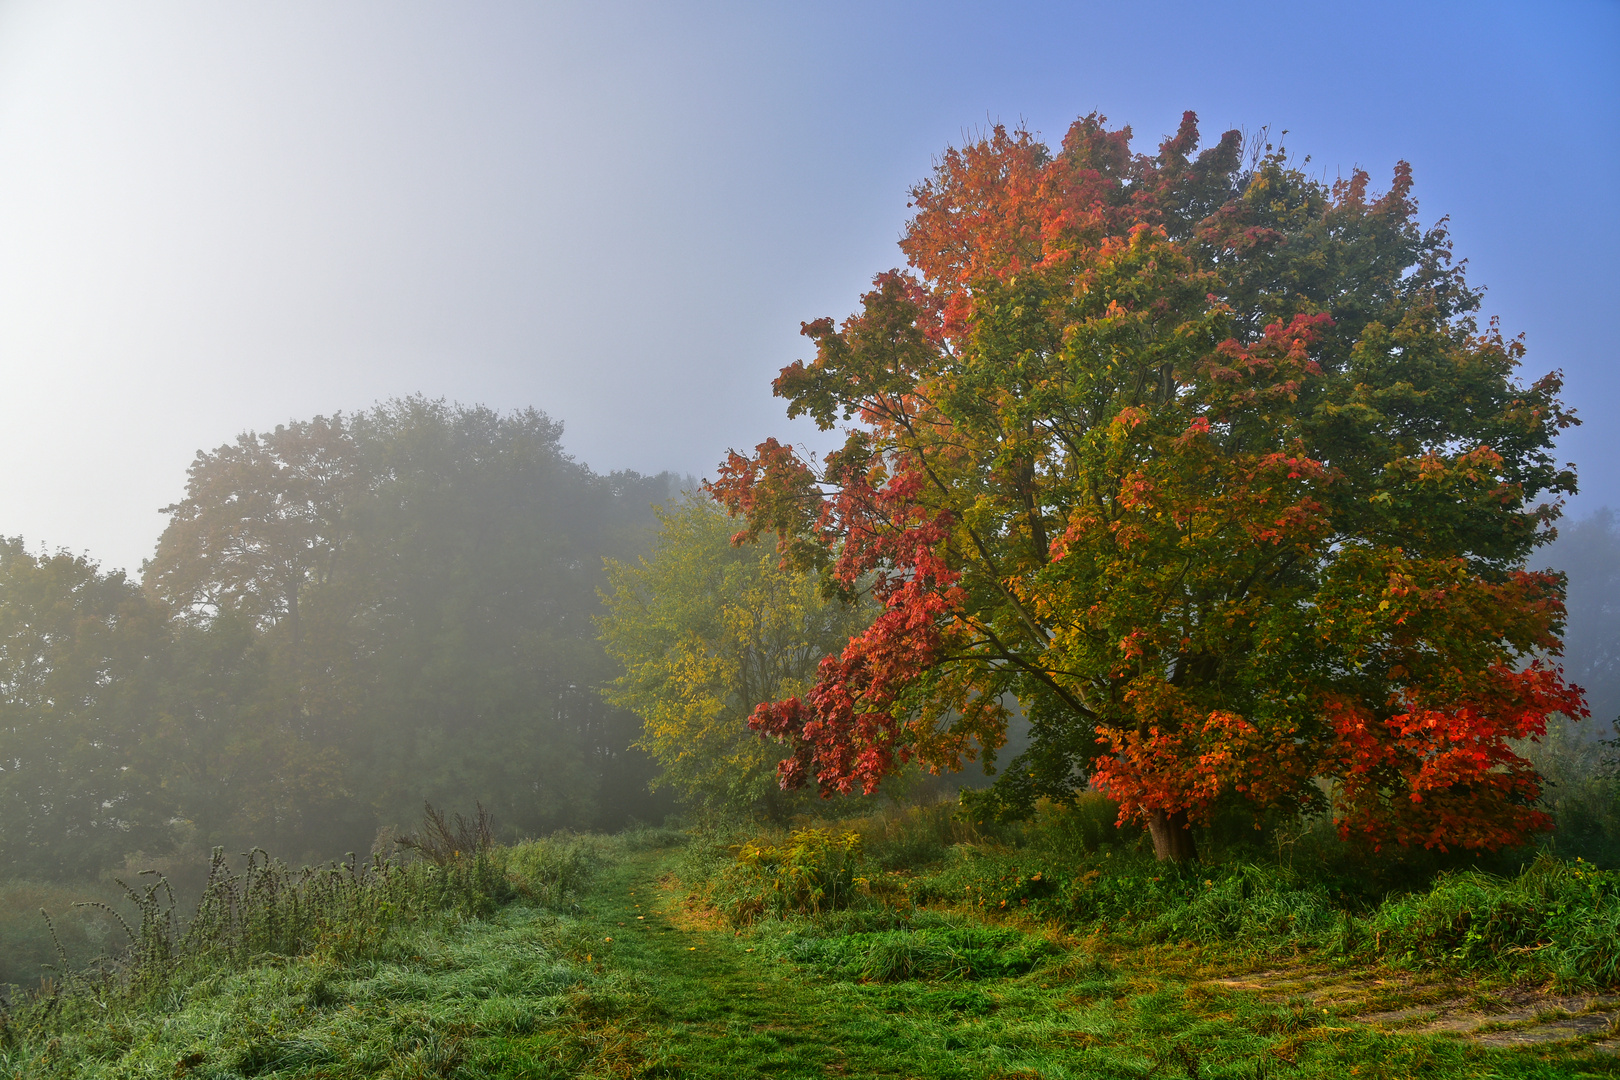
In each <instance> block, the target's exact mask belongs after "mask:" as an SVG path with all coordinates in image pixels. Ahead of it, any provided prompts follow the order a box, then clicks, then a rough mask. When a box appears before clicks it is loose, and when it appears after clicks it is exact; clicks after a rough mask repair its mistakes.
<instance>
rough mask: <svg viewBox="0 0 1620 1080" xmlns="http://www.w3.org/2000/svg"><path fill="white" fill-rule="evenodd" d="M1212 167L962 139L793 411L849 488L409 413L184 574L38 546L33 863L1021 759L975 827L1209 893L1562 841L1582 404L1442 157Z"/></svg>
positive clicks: (884, 778)
mask: <svg viewBox="0 0 1620 1080" xmlns="http://www.w3.org/2000/svg"><path fill="white" fill-rule="evenodd" d="M1199 139H1200V136H1199V133H1198V129H1197V125H1196V118H1195V117H1193V116H1192V114H1190V113H1189V114H1187V116H1186V117H1185V118H1184V121H1183V123H1182V125H1181V128H1180V130H1179V131H1178V132H1177V133H1176V134H1175V135H1174V136H1172V137H1171V138H1169V139H1166V140H1165V141H1164V142H1163V143H1162V144H1161V145H1160V146H1159V147H1158V150H1157V152H1156V153H1152V154H1147V153H1141V152H1137V151H1135V150H1133V149H1132V147H1131V133H1130V130H1129V129H1128V128H1124V129H1110V128H1109V127H1108V126H1107V124H1106V122H1105V121H1104V119H1103V118H1101V117H1098V116H1088V117H1083V118H1081V119H1080V120H1078V121H1077V122H1076V123H1075V124H1074V126H1073V127H1072V128H1071V129H1070V131H1069V132H1068V134H1067V136H1066V137H1065V139H1064V141H1063V143H1062V145H1061V147H1060V148H1059V149H1057V150H1056V151H1054V150H1052V149H1051V148H1049V147H1047V146H1045V145H1043V144H1041V143H1040V142H1038V141H1037V140H1036V139H1035V138H1034V137H1033V136H1031V135H1030V134H1029V133H1028V132H1024V131H1010V132H1009V131H1007V130H1006V129H1004V128H1001V127H997V128H995V129H993V131H992V132H990V133H988V134H987V135H986V136H985V137H984V138H982V139H979V140H977V141H976V142H973V143H970V144H969V145H967V146H964V147H962V148H959V149H952V150H950V151H948V152H947V153H946V154H945V155H944V156H943V157H942V158H941V160H940V162H939V164H938V166H937V168H936V170H935V172H934V175H933V176H932V177H931V178H929V179H928V180H926V181H924V182H923V183H921V184H919V185H918V186H917V187H916V188H915V189H914V190H913V192H912V201H913V204H914V206H915V207H916V208H917V213H916V215H915V217H914V218H913V219H912V221H911V222H910V223H909V225H908V227H907V230H906V234H905V237H904V239H903V241H902V244H901V247H902V250H903V252H904V253H905V255H906V258H907V268H906V269H904V270H894V271H889V272H885V273H882V274H879V275H878V276H877V277H876V278H875V280H874V285H873V288H872V290H871V291H870V292H868V293H867V294H866V295H865V296H863V297H862V298H861V301H860V310H859V311H857V312H856V313H855V314H853V315H851V316H849V317H848V318H846V319H845V320H843V322H841V323H839V322H835V321H834V320H833V319H831V318H820V319H816V320H813V321H811V322H807V323H805V324H804V327H803V330H804V334H805V336H806V337H807V338H808V339H809V341H810V342H811V345H812V347H813V349H814V355H813V357H812V358H811V359H809V360H808V361H800V362H797V363H794V364H792V365H790V366H788V367H786V368H784V369H783V370H782V372H781V376H780V377H779V378H778V379H777V381H776V383H775V390H776V393H777V394H778V395H779V396H781V397H783V398H784V399H786V401H787V403H788V412H789V415H790V416H796V415H801V414H803V415H808V416H810V417H812V418H813V419H815V420H816V421H817V423H818V424H819V425H820V426H821V427H822V428H823V429H830V428H832V427H835V426H840V425H841V426H842V427H843V429H844V431H845V433H846V436H847V439H846V442H845V444H844V445H843V447H842V448H840V449H839V450H838V451H836V452H834V453H831V454H828V455H826V456H825V457H823V458H821V459H820V460H816V459H814V458H810V457H806V456H801V454H800V453H798V452H797V451H795V450H794V449H793V448H791V447H789V446H786V445H783V444H781V443H779V442H777V441H775V440H771V439H768V440H766V441H765V442H763V443H761V444H759V445H758V447H756V449H755V450H754V452H753V453H752V454H740V453H732V454H730V455H729V456H728V458H727V459H726V461H724V462H723V463H722V464H721V467H720V469H719V471H718V474H717V479H716V480H715V482H714V483H713V484H711V485H708V487H707V489H706V491H705V492H693V491H687V492H685V493H681V492H678V491H677V490H676V485H675V482H674V479H673V478H672V477H671V476H670V475H669V474H667V473H664V474H659V475H656V476H642V475H639V474H636V473H629V472H624V473H612V474H609V475H599V474H596V473H594V472H592V471H591V470H590V469H589V468H587V467H585V466H584V465H581V464H579V463H577V462H575V461H573V460H572V459H571V458H570V457H569V456H568V455H567V454H566V453H565V452H564V451H563V449H562V446H561V442H560V439H561V427H560V425H559V424H557V423H556V422H554V421H552V420H551V419H549V418H548V417H546V416H545V415H544V414H543V413H540V412H538V411H536V410H532V409H530V410H525V411H521V412H515V413H509V414H501V413H497V412H494V411H492V410H489V409H485V408H477V407H474V408H465V407H461V406H452V405H446V404H444V403H442V402H434V401H429V400H425V399H422V398H410V399H405V400H400V401H394V402H391V403H388V404H386V405H382V406H379V407H377V408H375V409H372V410H370V411H368V412H364V413H360V414H357V415H354V416H341V415H339V416H333V417H331V418H324V417H317V418H315V419H314V420H310V421H303V422H295V423H291V424H288V425H285V426H282V427H278V428H277V429H276V430H275V431H273V432H269V433H249V434H246V435H243V436H242V437H240V438H239V439H238V440H237V441H236V442H234V443H232V444H228V445H226V446H222V447H219V448H218V449H216V450H214V451H212V452H207V453H199V454H198V456H197V458H196V460H195V462H194V463H193V464H192V466H191V468H190V471H189V474H188V482H187V487H186V495H185V498H184V499H182V500H181V501H180V502H178V503H176V504H175V505H173V506H171V507H168V508H167V510H166V512H167V513H168V515H169V519H170V520H169V525H168V527H167V528H166V529H165V531H164V533H163V535H162V537H161V538H160V540H159V542H158V545H157V549H156V551H155V553H154V555H153V557H152V558H151V560H150V561H148V562H147V563H146V565H145V566H144V567H143V571H142V576H141V580H140V582H139V583H136V582H134V581H131V580H129V579H128V578H126V576H125V575H123V574H121V573H103V572H101V571H100V570H99V568H98V567H97V566H96V565H95V564H94V563H93V562H91V561H90V560H88V559H86V558H83V557H78V556H73V555H69V554H61V553H59V554H31V553H29V552H28V551H27V550H26V548H25V546H24V545H23V544H22V542H21V541H19V540H9V541H5V542H3V543H0V814H3V815H4V816H3V828H0V874H6V875H9V876H19V875H35V876H70V875H74V874H84V873H88V872H90V871H92V870H95V869H97V868H100V867H104V866H107V865H110V864H113V863H116V862H118V861H119V860H120V859H121V858H122V857H123V856H125V855H127V854H128V853H129V852H131V851H146V852H154V851H162V850H173V849H175V848H177V847H183V846H185V845H188V844H189V845H192V846H195V847H198V848H205V847H207V846H211V845H214V844H224V845H226V846H228V847H231V848H235V849H240V848H241V847H242V846H245V845H247V844H250V843H251V844H261V845H264V846H266V847H270V848H273V849H275V850H276V851H278V852H279V853H281V854H283V855H286V856H288V857H292V858H298V857H301V856H302V857H318V856H322V855H330V854H334V853H338V852H341V851H343V850H346V849H361V848H364V846H365V845H366V844H367V843H369V842H370V840H371V839H372V837H373V835H374V834H375V832H376V831H377V829H378V828H379V827H381V826H385V825H389V824H393V823H399V822H403V821H407V820H410V819H412V818H414V816H415V814H416V812H417V810H418V808H419V807H420V804H421V802H422V800H424V799H426V800H430V801H432V802H435V803H439V804H442V805H444V804H447V805H454V806H462V807H470V805H471V804H472V803H473V802H475V801H477V802H482V803H483V804H484V805H485V806H486V807H487V808H488V809H489V810H491V811H492V812H493V813H494V814H495V815H496V817H497V819H498V820H500V821H501V822H503V823H504V825H505V827H506V828H507V829H508V830H509V831H511V832H514V833H534V832H542V831H545V830H548V829H553V828H557V827H608V826H612V825H614V824H617V823H619V822H622V821H624V820H626V819H627V818H628V817H631V816H644V817H645V816H653V815H656V814H658V813H661V812H662V811H663V810H664V809H667V808H668V807H669V806H671V805H673V802H672V801H670V800H671V797H673V799H674V800H678V801H679V802H680V803H681V804H683V805H685V806H688V807H698V808H703V809H706V810H715V811H721V812H726V813H739V812H740V813H763V814H767V815H771V816H776V817H781V816H783V815H785V814H787V813H790V812H792V811H793V810H795V809H797V808H800V807H802V805H803V803H802V797H801V796H800V795H796V794H794V793H795V792H798V791H803V792H805V793H810V792H814V793H817V794H820V795H823V796H828V795H834V794H842V793H850V792H855V791H864V792H868V793H870V792H873V791H877V790H879V789H880V787H885V788H891V789H892V787H893V785H894V784H895V782H896V779H897V778H898V777H900V776H901V775H902V774H907V773H910V774H915V773H916V771H917V770H918V769H919V768H920V769H924V770H932V771H944V772H949V771H952V770H956V769H960V768H962V767H963V766H965V765H967V764H968V763H970V762H973V761H975V760H980V761H985V762H989V761H993V760H995V759H997V758H998V757H999V758H1001V759H1002V760H1001V761H1000V762H999V765H1000V771H999V775H998V778H997V780H996V783H995V784H994V786H993V787H991V788H989V789H988V790H986V791H983V792H980V793H979V794H978V795H977V796H975V797H973V798H971V799H969V800H968V801H969V803H970V809H971V812H973V813H976V814H981V815H986V816H999V817H1004V818H1005V817H1018V816H1021V815H1027V814H1028V813H1030V811H1031V810H1032V808H1033V807H1034V806H1035V804H1036V802H1037V801H1038V800H1042V799H1049V800H1056V801H1058V802H1063V801H1065V800H1071V799H1073V798H1074V797H1076V795H1077V794H1079V793H1080V792H1082V791H1085V790H1086V789H1088V788H1097V789H1101V790H1103V791H1105V792H1106V793H1107V794H1108V795H1109V796H1110V797H1111V798H1113V799H1114V800H1116V801H1117V802H1118V804H1119V806H1120V809H1121V814H1122V820H1135V821H1137V822H1139V823H1141V824H1143V825H1145V826H1146V827H1147V829H1148V830H1149V832H1150V833H1151V835H1152V837H1153V840H1154V844H1155V848H1156V850H1157V852H1158V853H1159V855H1160V856H1161V857H1162V858H1165V859H1170V860H1176V861H1181V860H1186V859H1190V858H1195V857H1196V854H1197V849H1196V843H1195V839H1194V830H1195V829H1196V828H1198V827H1201V826H1203V825H1206V824H1208V823H1210V822H1212V821H1215V820H1217V819H1231V818H1233V817H1234V816H1236V817H1245V816H1247V817H1251V818H1252V819H1253V820H1254V821H1255V822H1256V823H1257V824H1263V823H1265V822H1268V821H1271V822H1275V821H1278V820H1283V819H1291V818H1295V817H1298V816H1300V815H1314V814H1328V815H1331V816H1332V817H1333V818H1334V819H1335V820H1336V821H1337V823H1338V825H1339V827H1340V829H1341V832H1342V834H1343V836H1344V837H1345V838H1346V839H1348V840H1354V841H1356V842H1359V843H1366V844H1370V845H1373V846H1378V845H1395V846H1412V845H1418V846H1424V847H1437V848H1442V849H1443V848H1463V849H1468V850H1488V849H1494V848H1499V847H1502V846H1504V845H1511V844H1516V843H1519V842H1521V841H1523V840H1524V839H1525V838H1527V837H1528V836H1530V835H1532V834H1533V833H1535V832H1536V831H1538V830H1541V829H1545V828H1547V827H1548V826H1549V824H1550V818H1549V817H1548V815H1547V813H1546V812H1545V807H1546V806H1547V805H1549V803H1548V800H1547V798H1546V797H1545V796H1546V791H1545V786H1544V784H1543V783H1542V777H1541V776H1539V775H1538V773H1537V768H1536V764H1535V761H1534V755H1533V754H1531V753H1530V751H1529V750H1528V749H1527V740H1528V741H1531V742H1533V741H1534V740H1536V739H1539V738H1541V737H1542V736H1543V735H1544V734H1545V733H1546V732H1547V730H1548V724H1549V722H1554V723H1556V722H1558V721H1557V718H1558V717H1559V716H1560V715H1562V716H1566V717H1576V718H1579V717H1582V716H1584V715H1586V714H1587V713H1588V711H1595V712H1596V715H1597V718H1598V721H1599V723H1598V724H1595V725H1593V726H1594V728H1595V729H1596V734H1598V735H1599V736H1600V737H1601V736H1605V735H1607V734H1609V723H1610V722H1611V721H1612V720H1613V717H1614V714H1615V712H1616V711H1620V648H1617V642H1620V603H1617V601H1616V600H1615V597H1616V596H1620V580H1616V576H1615V575H1616V569H1615V568H1616V567H1620V559H1616V558H1615V554H1616V550H1617V548H1620V538H1617V534H1616V529H1615V523H1614V520H1613V517H1612V515H1609V514H1608V513H1607V512H1602V513H1599V514H1597V515H1595V516H1593V517H1591V518H1589V519H1587V520H1586V521H1583V522H1580V523H1578V524H1576V525H1574V526H1569V525H1567V524H1566V525H1565V526H1564V531H1563V533H1562V535H1561V536H1558V537H1557V539H1556V540H1555V536H1557V533H1556V526H1557V524H1558V522H1559V518H1560V516H1561V512H1562V505H1563V500H1564V499H1565V498H1567V497H1568V496H1569V495H1571V494H1573V493H1574V491H1575V479H1576V478H1575V474H1574V471H1573V469H1572V468H1571V467H1568V466H1566V465H1564V464H1562V463H1560V462H1559V461H1558V460H1557V459H1556V454H1555V450H1556V440H1557V437H1558V435H1559V433H1560V432H1561V431H1562V430H1564V429H1565V428H1567V427H1569V426H1570V425H1572V424H1574V423H1576V422H1577V421H1576V418H1575V416H1574V414H1573V413H1572V412H1571V411H1570V410H1569V409H1568V408H1567V407H1566V406H1565V405H1564V403H1563V401H1562V399H1561V396H1560V395H1561V381H1560V376H1559V374H1558V373H1557V372H1552V373H1548V374H1545V375H1542V376H1540V377H1538V378H1532V379H1528V380H1526V379H1524V378H1522V377H1521V366H1522V362H1523V360H1524V358H1525V356H1526V347H1525V345H1524V343H1523V342H1522V341H1520V340H1518V339H1514V338H1510V337H1507V336H1506V335H1504V334H1503V333H1502V332H1501V331H1500V329H1499V328H1498V327H1497V326H1496V325H1495V324H1494V323H1486V324H1484V325H1481V322H1480V319H1479V314H1478V313H1479V309H1480V301H1481V291H1480V290H1479V289H1477V288H1476V287H1474V286H1472V285H1470V284H1469V282H1468V281H1467V279H1466V277H1465V274H1464V266H1463V264H1462V263H1461V262H1458V261H1455V260H1454V259H1453V257H1452V248H1451V241H1450V238H1449V236H1448V235H1447V233H1446V230H1445V227H1444V222H1443V220H1442V222H1441V223H1440V224H1438V225H1435V226H1431V227H1428V228H1424V227H1423V226H1421V225H1420V224H1419V222H1418V219H1417V204H1416V202H1415V200H1414V199H1413V197H1412V191H1413V180H1412V174H1411V170H1410V168H1409V167H1408V166H1407V165H1406V164H1405V163H1401V164H1400V165H1398V166H1397V167H1396V169H1395V170H1394V173H1393V176H1392V179H1391V182H1390V186H1389V190H1388V191H1386V192H1385V193H1383V194H1382V195H1373V194H1371V193H1370V192H1369V183H1370V178H1369V177H1368V176H1367V174H1365V173H1363V172H1360V171H1357V172H1356V173H1354V174H1352V176H1351V177H1349V178H1341V179H1340V180H1338V181H1336V182H1334V183H1331V184H1329V183H1326V182H1324V181H1322V180H1319V179H1316V178H1314V177H1312V176H1310V175H1308V174H1306V173H1305V172H1304V171H1303V170H1302V169H1301V168H1300V167H1299V166H1297V165H1296V164H1294V163H1292V162H1291V161H1290V159H1289V158H1288V156H1287V154H1286V152H1285V151H1284V150H1282V149H1281V148H1274V147H1273V146H1270V145H1265V146H1263V147H1262V146H1260V145H1254V146H1251V147H1250V148H1249V149H1248V150H1247V151H1246V150H1245V148H1244V145H1243V140H1242V138H1241V136H1240V135H1239V133H1237V132H1227V133H1226V134H1225V135H1223V136H1222V137H1221V138H1220V139H1219V140H1217V141H1216V142H1215V143H1214V145H1210V146H1206V147H1204V148H1203V149H1201V150H1200V148H1199ZM655 507H657V509H655ZM1548 544H1552V546H1551V547H1548V546H1546V545H1548ZM1549 565H1551V566H1552V567H1555V568H1557V569H1553V570H1547V569H1543V568H1545V567H1547V566H1549ZM1561 569H1567V570H1569V572H1570V574H1571V578H1572V579H1573V580H1574V581H1575V582H1576V585H1575V587H1574V588H1573V589H1572V590H1567V589H1566V584H1567V582H1566V578H1565V576H1564V575H1563V574H1562V573H1561V572H1560V570H1561ZM1566 632H1567V634H1566ZM1566 636H1568V637H1569V639H1570V644H1569V648H1568V649H1567V650H1566V649H1565V648H1564V639H1565V637H1566ZM1015 725H1021V728H1022V733H1020V732H1019V731H1015V730H1014V729H1015ZM1010 735H1017V736H1018V737H1019V739H1020V741H1021V745H1019V746H1017V747H1016V749H1015V750H1014V748H1011V747H1010V746H1009V736H1010ZM762 737H763V738H762ZM1527 755H1528V756H1527ZM1007 757H1011V758H1012V760H1011V761H1010V762H1009V761H1006V760H1005V759H1006V758H1007ZM649 784H651V785H652V786H654V787H656V788H657V789H658V792H659V793H658V794H654V793H650V792H649Z"/></svg>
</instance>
